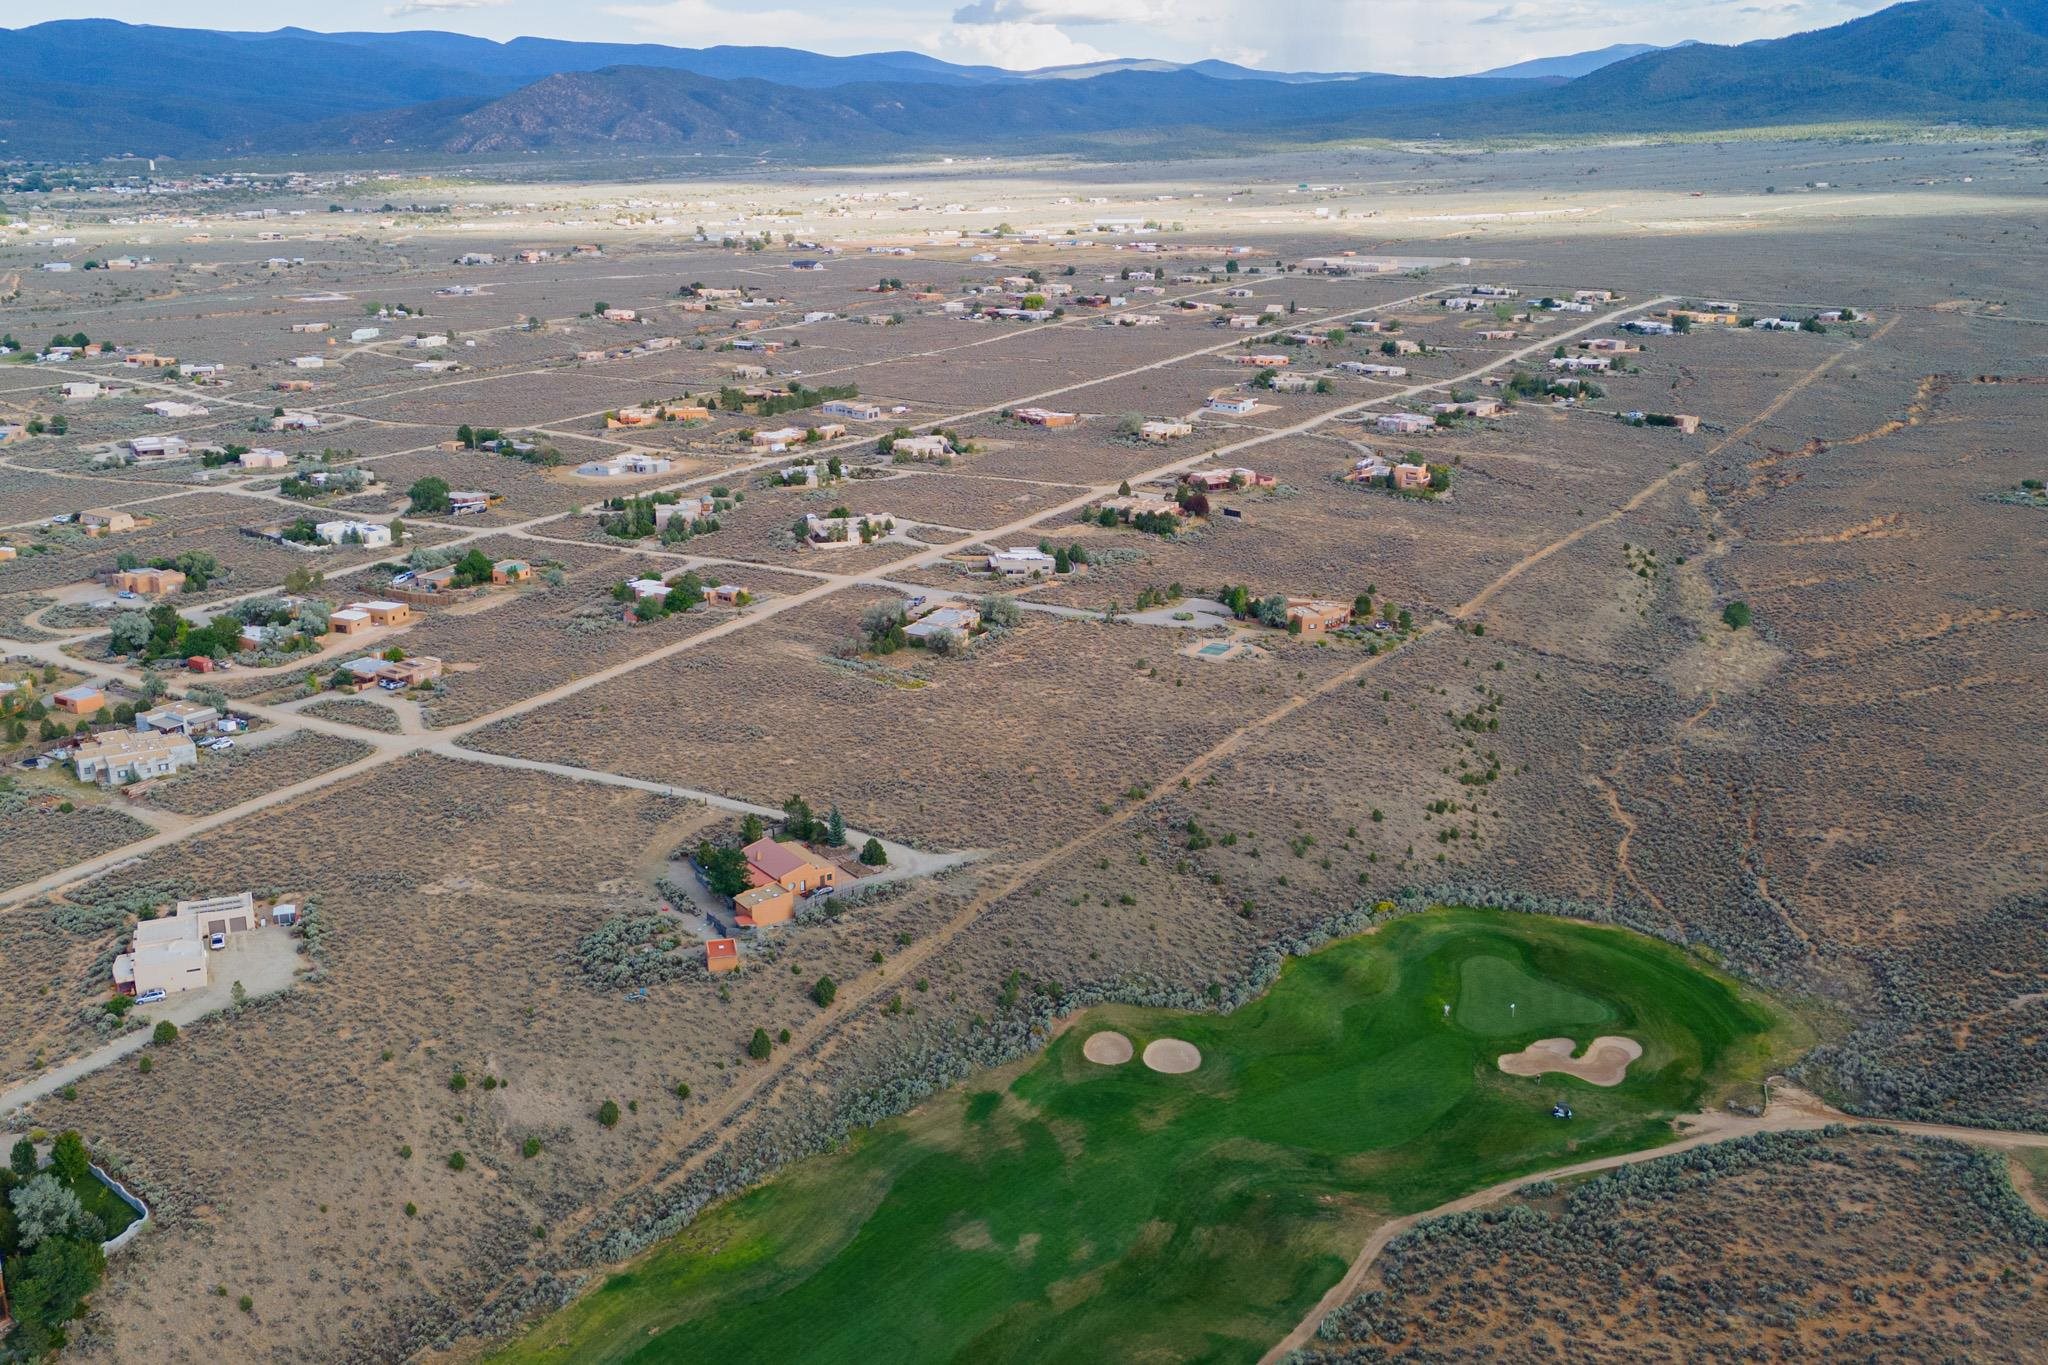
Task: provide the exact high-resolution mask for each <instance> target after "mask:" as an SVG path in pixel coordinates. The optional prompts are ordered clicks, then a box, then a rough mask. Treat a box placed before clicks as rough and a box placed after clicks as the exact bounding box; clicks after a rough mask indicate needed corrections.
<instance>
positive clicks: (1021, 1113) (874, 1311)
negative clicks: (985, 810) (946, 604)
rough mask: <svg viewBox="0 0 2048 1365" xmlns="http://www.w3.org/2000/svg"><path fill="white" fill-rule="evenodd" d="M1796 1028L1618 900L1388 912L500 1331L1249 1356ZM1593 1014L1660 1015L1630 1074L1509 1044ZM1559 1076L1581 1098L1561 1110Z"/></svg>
mask: <svg viewBox="0 0 2048 1365" xmlns="http://www.w3.org/2000/svg"><path fill="white" fill-rule="evenodd" d="M1510 1003H1512V1004H1513V1005H1514V1009H1513V1010H1512V1011H1510V1010H1509V1009H1508V1005H1509V1004H1510ZM1446 1005H1448V1006H1449V1007H1450V1009H1449V1012H1448V1014H1447V1013H1446V1011H1445V1006H1446ZM1099 1028H1114V1029H1117V1030H1119V1031H1121V1032H1123V1033H1125V1034H1127V1035H1128V1036H1129V1037H1130V1038H1131V1040H1132V1041H1133V1042H1134V1043H1135V1044H1137V1046H1138V1048H1139V1049H1140V1050H1142V1049H1143V1047H1144V1045H1145V1044H1146V1043H1147V1042H1149V1041H1151V1040H1152V1039H1154V1038H1159V1037H1175V1038H1184V1039H1186V1040H1188V1041H1189V1042H1191V1043H1193V1044H1194V1045H1195V1046H1196V1047H1198V1048H1199V1049H1200V1050H1201V1054H1202V1065H1201V1067H1200V1068H1199V1069H1198V1070H1196V1071H1194V1072H1193V1073H1191V1074H1188V1075H1180V1076H1170V1075H1161V1074H1159V1073H1157V1072H1154V1071H1150V1070H1147V1069H1146V1068H1145V1067H1144V1066H1142V1065H1140V1064H1138V1063H1136V1062H1130V1063H1125V1064H1123V1065H1121V1066H1101V1065H1097V1064H1094V1063H1091V1062H1088V1061H1086V1060H1085V1059H1084V1058H1083V1057H1082V1055H1081V1045H1082V1042H1083V1040H1085V1039H1086V1038H1087V1036H1088V1035H1089V1034H1090V1033H1091V1032H1093V1031H1095V1030H1096V1029H1099ZM1791 1032H1792V1029H1791V1027H1790V1026H1788V1025H1786V1024H1784V1023H1783V1022H1782V1021H1781V1019H1780V1017H1779V1016H1778V1015H1777V1014H1776V1012H1775V1011H1774V1010H1772V1009H1771V1008H1769V1007H1768V1006H1766V1005H1765V1004H1763V1003H1762V1002H1761V1001H1759V1000H1758V999H1757V998H1756V997H1754V996H1753V995H1750V994H1749V993H1747V992H1744V991H1742V990H1741V989H1740V988H1738V987H1736V986H1734V985H1733V984H1732V983H1730V982H1728V981H1727V980H1726V979H1724V978H1720V977H1718V976H1715V975H1713V974H1711V973H1710V972H1708V971H1706V970H1705V969H1703V968H1702V967H1701V966H1700V965H1699V964H1698V963H1697V962H1695V961H1694V960H1692V959H1691V958H1688V957H1687V956H1686V955H1685V954H1683V953H1681V952H1679V951H1677V950H1675V949H1672V948H1670V947H1668V946H1666V945H1664V944H1662V943H1656V942H1653V941H1651V940H1648V939H1644V938H1640V937H1637V936H1634V935H1631V934H1626V933H1623V932H1621V931H1618V930H1610V929H1597V928H1591V927H1588V926H1584V925H1577V924H1572V923H1568V922H1565V921H1560V920H1550V919H1540V918H1536V917H1532V916H1519V915H1507V914H1499V913H1493V912H1485V911H1475V910H1442V911H1435V912H1432V913H1430V914H1427V915H1420V916H1415V917H1411V918H1407V919H1402V920H1397V921H1395V922H1393V923H1391V924H1389V925H1388V926H1386V927H1385V928H1383V929H1381V930H1380V931H1379V932H1378V933H1375V934H1371V935H1367V936H1363V937H1360V938H1354V939H1349V940H1346V941H1344V942H1342V943H1338V944H1333V945H1332V946H1330V947H1328V948H1326V949H1324V950H1323V951H1321V952H1319V953H1317V954H1315V955H1314V956H1312V957H1308V958H1304V959H1301V960H1299V961H1296V962H1293V963H1290V964H1289V965H1288V967H1287V969H1286V970H1285V971H1284V972H1283V973H1282V975H1281V978H1280V980H1279V981H1278V982H1277V983H1275V985H1274V986H1273V988H1272V990H1271V991H1269V992H1268V993H1267V995H1266V996H1265V997H1264V998H1262V999H1260V1000H1258V1001H1256V1002H1254V1003H1253V1004H1251V1005H1248V1006H1246V1007H1245V1008H1243V1009H1241V1010H1239V1011H1237V1012H1236V1013H1235V1014H1232V1015H1229V1016H1227V1017H1214V1016H1208V1015H1185V1014H1173V1013H1170V1012H1165V1011H1155V1010H1137V1009H1126V1008H1102V1009H1097V1010H1092V1011H1090V1012H1089V1013H1088V1014H1087V1015H1085V1016H1084V1017H1083V1018H1082V1019H1080V1020H1079V1021H1078V1022H1077V1023H1076V1025H1075V1027H1073V1028H1071V1029H1069V1030H1068V1031H1067V1032H1066V1033H1064V1034H1062V1035H1061V1037H1060V1038H1059V1039H1058V1040H1057V1041H1056V1042H1054V1044H1053V1045H1052V1046H1051V1047H1050V1048H1049V1049H1048V1050H1047V1051H1046V1052H1045V1054H1044V1055H1043V1056H1040V1057H1037V1058H1034V1059H1031V1060H1029V1061H1026V1062H1020V1063H1018V1064H1016V1065H1015V1066H1012V1067H1008V1068H1005V1069H1004V1070H1003V1071H1001V1072H997V1073H993V1074H991V1075H989V1076H987V1077H978V1078H976V1080H974V1081H970V1082H969V1083H968V1084H966V1085H964V1086H962V1087H960V1088H958V1089H956V1090H955V1091H952V1092H949V1093H948V1094H946V1095H944V1096H941V1097H938V1098H935V1099H934V1100H933V1101H932V1102H931V1103H929V1104H928V1105H927V1106H926V1107H925V1108H924V1109H922V1110H920V1111H919V1112H918V1113H916V1114H913V1115H909V1116H907V1117H905V1118H903V1119H900V1120H896V1121H893V1122H890V1123H887V1124H884V1125H882V1126H881V1127H879V1128H877V1129H875V1130H874V1131H872V1132H870V1133H867V1134H865V1135H863V1136H862V1138H861V1139H860V1140H859V1141H857V1142H856V1143H854V1144H853V1145H852V1146H851V1147H850V1148H849V1149H848V1150H847V1151H844V1152H840V1153H836V1154H834V1155H831V1156H828V1157H822V1158H818V1159H816V1160H812V1161H808V1162H805V1163H802V1164H801V1165H799V1166H798V1167H796V1168H794V1169H793V1170H791V1171H790V1172H789V1173H787V1174H786V1175H784V1176H783V1177H781V1178H779V1179H777V1180H775V1181H773V1182H771V1183H770V1184H768V1185H766V1186H764V1187H762V1188H761V1189H759V1190H756V1191H754V1192H752V1193H750V1194H748V1195H745V1196H743V1197H741V1198H739V1199H737V1200H734V1201H732V1202H731V1203H728V1204H726V1205H723V1206H721V1207H719V1208H717V1209H714V1210H712V1211H711V1212H709V1213H707V1214H706V1215H705V1216H704V1217H702V1218H701V1219H699V1220H698V1222H697V1223H696V1224H695V1225H694V1226H692V1227H691V1228H690V1229H688V1230H687V1231H685V1232H684V1233H683V1234H682V1235H681V1236H679V1237H678V1238H676V1239H675V1240H674V1241H672V1242H669V1243H667V1244H665V1245H664V1246H662V1247H660V1248H658V1249H656V1250H655V1251H654V1252H652V1253H651V1254H650V1255H649V1256H647V1257H646V1258H645V1259H643V1260H642V1261H641V1262H640V1263H639V1264H638V1265H637V1266H636V1267H635V1268H634V1269H633V1270H632V1271H631V1272H630V1273H627V1274H623V1275H619V1276H615V1277H613V1279H612V1280H611V1281H609V1282H608V1283H607V1284H606V1285H605V1286H604V1287H602V1288H601V1289H599V1290H598V1291H597V1292H595V1293H592V1294H590V1295H588V1296H586V1297H585V1298H584V1299H582V1300H580V1301H579V1302H577V1303H575V1304H573V1305H571V1306H570V1307H569V1308H568V1309H566V1310H564V1311H563V1312H562V1313H561V1314H558V1315H557V1316H556V1317H554V1318H552V1319H550V1320H548V1321H546V1322H544V1323H542V1324H541V1325H540V1326H539V1328H537V1329H536V1330H535V1332H534V1333H533V1334H532V1335H530V1336H529V1337H527V1338H525V1339H524V1340H522V1341H520V1342H519V1343H517V1344H515V1345H513V1346H512V1347H510V1348H508V1350H507V1352H506V1353H505V1355H506V1358H509V1359H514V1360H528V1359H531V1360H575V1361H587V1360H632V1361H640V1362H657V1361H707V1362H721V1365H722V1363H723V1362H731V1361H774V1362H790V1361H832V1362H837V1361H848V1360H888V1361H891V1362H903V1361H960V1362H967V1361H974V1362H1003V1361H1019V1362H1022V1361H1058V1360H1071V1361H1084V1360H1085V1361H1101V1360H1117V1361H1124V1362H1132V1361H1161V1362H1166V1361H1193V1360H1215V1361H1249V1360H1254V1359H1256V1358H1257V1356H1258V1355H1259V1354H1260V1353H1261V1352H1262V1351H1263V1350H1264V1349H1265V1348H1266V1347H1267V1346H1268V1345H1270V1344H1271V1343H1272V1342H1273V1341H1275V1340H1277V1339H1278V1338H1279V1337H1280V1336H1281V1335H1282V1334H1284V1333H1285V1332H1286V1330H1287V1329H1288V1328H1289V1327H1291V1326H1292V1325H1293V1324H1294V1323H1295V1322H1296V1321H1297V1320H1298V1319H1299V1318H1300V1316H1301V1314H1302V1313H1304V1312H1306V1311H1307V1310H1308V1308H1309V1307H1310V1305H1312V1304H1313V1303H1314V1302H1315V1300H1316V1297H1317V1296H1318V1295H1319V1294H1320V1293H1321V1292H1322V1291H1323V1289H1325V1288H1326V1287H1327V1286H1328V1285H1329V1284H1331V1283H1332V1282H1333V1281H1334V1280H1335V1279H1336V1277H1337V1276H1338V1275H1339V1274H1340V1273H1341V1271H1342V1270H1343V1267H1344V1265H1345V1263H1346V1261H1347V1260H1348V1259H1349V1257H1350V1255H1351V1254H1352V1252H1353V1251H1355V1250H1356V1248H1357V1246H1358V1244H1359V1242H1360V1241H1361V1240H1362V1239H1363V1237H1364V1234H1365V1231H1366V1230H1367V1229H1368V1228H1369V1227H1370V1226H1371V1224H1372V1223H1373V1222H1374V1221H1375V1220H1376V1219H1377V1218H1379V1217H1381V1216H1384V1215H1387V1214H1391V1213H1402V1212H1408V1211H1412V1210H1415V1209H1422V1208H1429V1207H1433V1206H1434V1205H1436V1204H1438V1203H1441V1202H1442V1201H1444V1200H1446V1199H1449V1198H1452V1197H1454V1196H1455V1195H1457V1194H1459V1193H1461V1192H1463V1191H1466V1190H1470V1189H1473V1188H1476V1187H1478V1186H1481V1185H1486V1184H1489V1183H1492V1182H1494V1181H1497V1180H1501V1179H1505V1178H1508V1177H1511V1176H1514V1175H1516V1174H1519V1173H1523V1172H1529V1171H1534V1170H1538V1169H1541V1168H1544V1167H1547V1166H1553V1165H1560V1164H1563V1163H1565V1162H1567V1161H1570V1160H1575V1159H1581V1158H1585V1157H1588V1156H1597V1155H1600V1154H1603V1153H1606V1152H1613V1151H1621V1150H1626V1149H1629V1148H1633V1147H1639V1146H1646V1145H1650V1144H1653V1143H1655V1142H1658V1141H1660V1140H1665V1139H1667V1138H1668V1136H1669V1133H1670V1129H1669V1126H1668V1122H1667V1120H1668V1119H1669V1117H1670V1116H1671V1115H1673V1114H1675V1113H1678V1112H1681V1111H1685V1110H1689V1109H1693V1108H1696V1107H1698V1105H1699V1104H1700V1103H1701V1101H1702V1100H1703V1099H1704V1098H1705V1097H1706V1096H1707V1095H1708V1094H1709V1093H1710V1092H1713V1091H1718V1090H1720V1089H1722V1088H1724V1087H1726V1086H1729V1085H1732V1084H1735V1083H1738V1082H1741V1081H1744V1080H1752V1079H1756V1078H1758V1077H1760V1076H1761V1075H1763V1074H1764V1072H1765V1069H1766V1068H1767V1067H1768V1066H1769V1065H1770V1064H1771V1063H1772V1061H1773V1060H1774V1058H1773V1052H1774V1050H1778V1049H1782V1048H1784V1047H1785V1046H1786V1045H1787V1043H1788V1041H1789V1039H1788V1035H1789V1034H1790V1033H1791ZM1595 1033H1614V1034H1624V1035H1627V1036H1630V1037H1633V1038H1635V1039H1637V1040H1638V1041H1640V1042H1641V1043H1642V1044H1643V1048H1644V1055H1643V1057H1642V1059H1641V1060H1640V1061H1639V1062H1637V1063H1636V1064H1635V1065H1633V1066H1632V1067H1631V1068H1630V1069H1629V1073H1628V1078H1627V1080H1625V1081H1624V1082H1623V1083H1622V1084H1621V1085H1620V1086H1617V1087H1615V1088H1614V1089H1611V1090H1602V1089H1597V1088H1595V1087H1593V1086H1589V1085H1585V1084H1582V1083H1580V1082H1578V1081H1575V1080H1572V1079H1570V1078H1568V1077H1564V1076H1555V1075H1553V1076H1546V1077H1543V1078H1540V1079H1525V1078H1518V1077H1511V1076H1504V1075H1502V1074H1501V1073H1500V1072H1499V1070H1498V1069H1497V1068H1496V1066H1495V1058H1496V1057H1498V1056H1499V1054H1500V1053H1502V1052H1507V1051H1514V1050H1517V1049H1519V1048H1521V1047H1523V1046H1525V1045H1527V1044H1528V1043H1530V1042H1533V1041H1535V1040H1536V1039H1538V1038H1543V1037H1552V1036H1563V1035H1571V1036H1574V1037H1577V1038H1578V1039H1579V1041H1580V1042H1581V1043H1583V1042H1584V1041H1585V1040H1586V1039H1588V1038H1590V1037H1591V1036H1593V1035H1594V1034H1595ZM1558 1099H1569V1101H1570V1103H1571V1105H1572V1107H1573V1109H1574V1110H1575V1111H1576V1114H1577V1117H1576V1118H1574V1119H1573V1120H1571V1121H1569V1122H1561V1121H1558V1120H1556V1119H1553V1118H1551V1117H1550V1106H1551V1104H1552V1103H1553V1102H1554V1101H1555V1100H1558Z"/></svg>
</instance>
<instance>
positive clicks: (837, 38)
mask: <svg viewBox="0 0 2048 1365" xmlns="http://www.w3.org/2000/svg"><path fill="white" fill-rule="evenodd" d="M1884 7H1885V0H1657V2H1656V3H1651V0H1373V3H1370V4H1367V3H1363V0H899V3H896V4H892V5H887V6H883V5H871V4H864V3H845V0H600V3H598V4H596V5H594V6H592V7H590V8H589V9H587V10H582V11H579V12H567V11H565V10H564V8H563V7H562V6H560V5H559V4H554V3H549V0H323V2H322V3H320V4H318V5H314V4H309V3H301V0H282V2H281V3H280V2H279V0H266V2H265V3H257V0H221V3H219V4H218V5H217V6H216V7H214V8H213V9H212V10H211V11H210V12H209V13H210V17H211V18H212V19H213V21H214V22H213V23H211V24H210V25H208V27H214V28H222V29H234V30H246V31H269V30H272V29H275V28H278V27H280V26H285V25H289V26H297V27H302V28H308V29H318V30H325V31H329V32H336V31H348V30H377V31H394V30H408V29H437V30H444V31H450V32H456V33H465V34H472V35H475V36H477V37H483V38H492V39H497V40H500V41H503V40H507V39H511V38H515V37H522V36H530V37H540V38H564V39H573V40H581V41H603V42H653V43H665V44H669V45H671V46H678V47H710V46H715V45H719V44H735V45H746V46H781V47H796V48H803V49H806V50H809V51H813V52H820V53H827V54H832V55H840V56H844V55H851V54H854V53H860V52H877V51H887V50H896V49H907V50H910V51H916V52H922V53H926V54H928V55H930V56H933V57H939V58H942V59H944V60H946V61H951V62H962V63H974V64H982V65H990V66H999V67H1005V68H1008V69H1012V70H1029V69H1032V68H1036V67H1046V66H1064V65H1072V64H1076V63H1085V62H1093V61H1101V60H1106V59H1109V58H1113V57H1125V58H1134V57H1135V58H1157V59H1162V60H1167V61H1179V62H1187V61H1197V60H1201V59H1204V58H1216V59H1220V60H1223V61H1231V62H1237V63H1240V64H1243V65H1246V66H1255V67H1261V68H1264V69H1267V70H1273V71H1382V72H1392V73H1397V74H1406V75H1419V76H1448V75H1461V74H1466V73H1470V72H1475V71H1483V70H1487V69H1489V68H1492V67H1497V66H1504V65H1508V64H1510V63H1514V62H1520V61H1526V60H1530V59H1532V58H1537V57H1550V56H1560V55H1564V54H1567V53H1573V52H1581V51H1587V50H1592V49H1597V48H1604V47H1607V46H1609V45H1611V44H1615V43H1653V44H1658V45H1668V44H1671V43H1676V42H1681V41H1684V40H1687V39H1696V40H1699V41H1703V42H1716V43H1737V42H1748V41H1751V40H1753V39H1757V38H1775V37H1783V36H1784V35H1786V34H1789V33H1797V32H1801V31H1804V30H1807V29H1815V28H1825V27H1828V26H1830V25H1833V24H1839V23H1842V22H1844V21H1846V20H1849V19H1853V18H1857V17H1859V16H1861V15H1865V14H1870V13H1873V12H1875V11H1876V10H1879V9H1882V8H1884ZM9 11H10V12H9V15H8V24H9V26H11V27H26V26H28V25H31V24H36V23H41V22H44V21H47V20H52V19H77V18H107V19H119V20H122V21H124V22H128V23H144V24H147V23H156V24H161V23H163V22H164V21H165V18H166V15H165V12H164V11H163V9H162V7H161V5H159V4H155V3H145V2H144V0H104V3H101V4H99V5H97V6H94V7H93V8H91V9H89V10H88V9H85V8H83V7H81V6H79V5H78V4H76V3H71V2H69V0H14V3H13V4H12V5H10V7H9ZM174 26H177V27H196V26H197V25H195V24H180V25H174Z"/></svg>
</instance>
